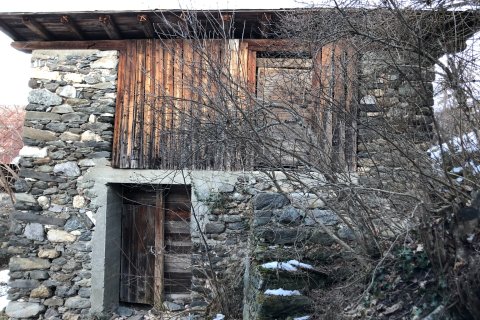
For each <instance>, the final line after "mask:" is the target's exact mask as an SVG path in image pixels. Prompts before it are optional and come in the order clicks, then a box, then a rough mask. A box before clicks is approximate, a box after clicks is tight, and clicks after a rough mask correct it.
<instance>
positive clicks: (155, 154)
mask: <svg viewBox="0 0 480 320" xmlns="http://www.w3.org/2000/svg"><path fill="white" fill-rule="evenodd" d="M248 55H249V52H248V47H247V44H246V43H240V42H239V41H238V40H229V41H221V40H205V41H195V42H194V41H190V40H132V41H128V43H127V48H126V52H125V53H124V55H123V56H122V58H121V59H120V65H119V84H118V85H119V95H118V99H117V110H116V122H115V136H114V146H113V165H114V166H115V167H118V168H150V169H181V168H192V169H224V170H240V169H241V167H240V163H238V161H237V160H238V158H239V156H240V155H239V153H240V152H241V150H240V149H239V148H238V146H237V145H235V142H233V143H225V141H224V140H225V139H224V137H223V136H222V134H223V132H224V130H220V128H217V125H218V123H215V121H216V120H218V119H219V118H220V117H219V116H218V114H219V112H218V110H215V108H210V107H207V106H208V105H213V104H217V105H221V104H222V103H223V102H224V101H227V100H228V99H227V98H226V97H224V96H223V97H222V94H223V95H224V94H225V92H227V91H229V92H235V91H241V88H246V87H247V86H248V85H247V74H248V60H249V59H248ZM253 63H254V61H253ZM218 66H222V67H221V68H218V70H216V69H215V68H216V67H218ZM222 68H226V69H222ZM222 77H223V78H224V80H225V81H224V83H225V84H227V85H228V86H231V87H229V88H218V83H219V80H220V79H222ZM249 86H250V87H252V86H251V85H249ZM220 91H221V92H222V93H219V92H220ZM216 93H218V94H217V95H216ZM239 95H241V94H239ZM222 98H224V100H223V101H220V100H218V101H215V99H222ZM234 109H235V108H228V107H226V108H224V109H223V110H222V111H225V112H230V111H231V112H233V113H235V110H234ZM222 117H224V118H226V117H230V118H232V117H235V114H223V115H222ZM206 137H207V138H208V139H209V140H211V141H212V143H206V142H205V141H204V140H205V138H206ZM219 141H223V142H222V143H214V142H219Z"/></svg>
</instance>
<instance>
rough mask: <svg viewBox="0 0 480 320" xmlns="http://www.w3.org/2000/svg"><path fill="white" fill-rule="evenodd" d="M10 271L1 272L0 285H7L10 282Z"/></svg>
mask: <svg viewBox="0 0 480 320" xmlns="http://www.w3.org/2000/svg"><path fill="white" fill-rule="evenodd" d="M8 272H9V270H8V269H6V270H1V271H0V284H7V283H8V281H9V280H10V276H9V275H8Z"/></svg>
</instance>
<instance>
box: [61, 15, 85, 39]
mask: <svg viewBox="0 0 480 320" xmlns="http://www.w3.org/2000/svg"><path fill="white" fill-rule="evenodd" d="M60 22H61V23H62V24H63V25H64V26H66V27H67V28H68V29H69V30H70V31H71V32H72V33H73V34H75V36H76V37H77V39H78V40H85V37H84V36H83V34H82V32H81V31H80V28H79V27H78V25H77V24H76V23H75V21H74V20H73V19H72V18H71V17H70V16H67V15H64V16H61V17H60Z"/></svg>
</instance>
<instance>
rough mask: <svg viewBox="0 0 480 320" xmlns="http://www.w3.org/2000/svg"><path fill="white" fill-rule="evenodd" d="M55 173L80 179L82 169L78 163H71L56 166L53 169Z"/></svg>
mask: <svg viewBox="0 0 480 320" xmlns="http://www.w3.org/2000/svg"><path fill="white" fill-rule="evenodd" d="M53 172H54V173H63V175H65V176H67V177H78V176H79V175H80V168H79V167H78V165H77V163H75V162H73V161H69V162H64V163H59V164H56V165H55V167H53Z"/></svg>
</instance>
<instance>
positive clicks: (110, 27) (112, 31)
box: [98, 14, 122, 40]
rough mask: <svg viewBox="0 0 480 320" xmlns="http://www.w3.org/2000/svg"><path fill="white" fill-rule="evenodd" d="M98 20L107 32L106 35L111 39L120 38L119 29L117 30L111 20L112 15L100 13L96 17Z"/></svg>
mask: <svg viewBox="0 0 480 320" xmlns="http://www.w3.org/2000/svg"><path fill="white" fill-rule="evenodd" d="M98 21H100V24H101V25H102V27H103V29H104V30H105V32H106V33H107V34H108V37H109V38H110V39H112V40H120V39H122V36H121V35H120V31H118V28H117V25H116V24H115V22H114V21H113V19H112V17H111V16H110V15H108V14H105V15H101V16H100V17H98Z"/></svg>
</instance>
